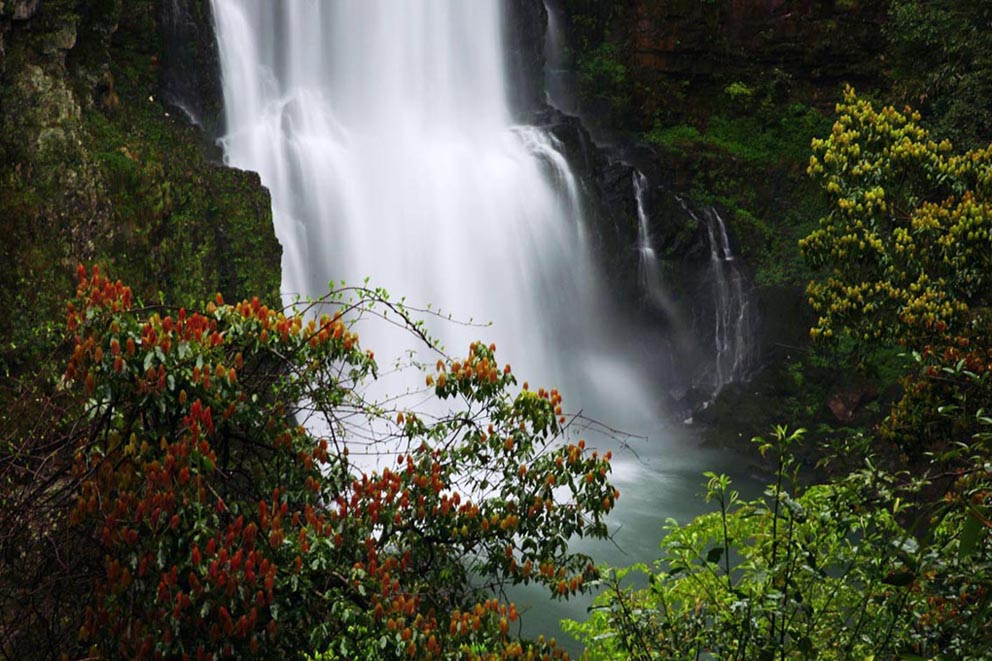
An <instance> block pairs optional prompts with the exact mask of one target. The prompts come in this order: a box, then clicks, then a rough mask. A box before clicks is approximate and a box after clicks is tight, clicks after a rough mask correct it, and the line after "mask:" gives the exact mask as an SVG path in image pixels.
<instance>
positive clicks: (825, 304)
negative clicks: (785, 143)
mask: <svg viewBox="0 0 992 661" xmlns="http://www.w3.org/2000/svg"><path fill="white" fill-rule="evenodd" d="M837 114H838V116H839V117H838V119H837V121H836V123H835V124H834V126H833V130H832V132H831V133H830V135H829V136H828V137H827V138H825V139H816V140H813V143H812V147H813V155H812V156H811V158H810V163H809V169H808V172H809V174H810V176H811V177H813V178H814V179H815V180H816V181H817V182H818V183H819V184H820V185H821V186H822V188H823V190H824V191H825V192H826V194H827V196H828V198H829V199H830V201H831V204H832V208H833V210H832V211H831V213H830V214H829V215H827V216H826V217H824V218H822V219H821V220H820V227H819V229H817V230H816V231H814V232H813V233H812V234H810V235H809V236H808V237H806V238H805V239H803V240H802V241H801V242H800V248H801V250H802V252H803V254H804V256H805V257H806V259H807V260H808V261H809V262H810V263H811V264H812V265H813V266H814V267H817V268H821V269H823V271H824V276H823V277H822V278H821V279H818V280H815V281H813V282H812V283H810V285H809V287H808V290H807V291H808V294H809V298H810V303H811V304H812V306H813V308H814V310H815V311H816V312H817V314H818V315H819V319H818V321H817V323H816V325H815V326H814V327H813V329H812V331H811V334H812V336H813V337H814V338H819V337H822V338H831V337H833V336H834V335H835V334H836V333H839V332H841V329H843V331H844V332H850V333H852V334H853V335H854V336H855V337H856V338H857V339H862V340H872V339H881V338H892V337H896V338H899V339H908V338H910V337H918V336H921V335H929V334H931V333H933V332H935V331H936V332H943V331H945V330H948V329H954V328H956V327H960V325H961V324H962V323H964V322H966V321H967V320H968V319H969V317H970V316H971V315H970V311H971V310H973V309H974V308H975V307H976V306H982V305H984V304H985V299H986V297H987V292H988V290H989V284H990V283H989V279H990V276H992V208H990V192H992V146H990V147H988V148H985V149H977V150H972V151H969V152H967V153H965V154H961V155H956V154H954V153H953V147H952V145H951V143H950V142H948V141H947V140H943V141H941V142H937V141H936V140H934V139H932V138H931V137H930V134H929V133H928V131H927V130H926V129H925V128H923V127H922V126H920V124H919V121H920V115H919V114H918V113H916V112H913V111H912V110H910V109H908V108H907V109H906V110H905V111H903V112H899V111H897V110H896V109H894V108H892V107H885V108H882V109H881V110H876V109H875V108H874V107H873V106H872V104H871V103H870V102H868V101H866V100H864V99H861V98H858V96H857V95H856V93H855V91H854V90H853V89H852V88H850V87H848V88H847V89H846V90H845V92H844V100H843V102H842V103H840V104H838V105H837Z"/></svg>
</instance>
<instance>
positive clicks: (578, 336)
mask: <svg viewBox="0 0 992 661" xmlns="http://www.w3.org/2000/svg"><path fill="white" fill-rule="evenodd" d="M212 1H213V8H214V14H215V19H216V21H217V32H218V38H219V43H220V54H221V63H222V68H223V81H224V97H225V106H226V112H227V125H228V134H227V136H226V138H225V139H224V146H225V148H226V153H227V159H228V162H229V163H230V164H231V165H234V166H237V167H240V168H245V169H250V170H256V171H258V172H259V173H260V174H261V177H262V181H263V183H264V184H265V185H266V186H267V187H268V188H269V189H270V191H271V194H272V204H273V211H274V216H275V222H276V233H277V235H278V237H279V240H280V241H281V243H282V245H283V249H284V259H283V291H284V294H285V297H286V299H287V302H292V300H293V299H294V298H295V297H296V296H298V295H299V296H304V297H306V296H310V297H319V296H321V295H323V294H324V293H326V292H327V288H328V283H329V282H330V281H334V282H339V281H341V280H345V281H347V282H348V283H350V284H361V283H362V282H363V281H364V280H365V278H366V277H369V278H371V284H373V285H375V286H382V287H385V288H386V289H388V290H390V291H391V292H393V294H394V295H395V296H405V297H406V298H407V299H408V300H409V301H410V302H411V304H414V305H421V306H426V305H427V304H432V305H433V309H435V310H436V309H441V310H442V311H443V314H447V313H450V314H452V315H453V316H454V317H455V318H456V319H462V320H466V319H469V318H473V319H475V320H476V321H492V322H493V325H492V327H490V328H479V327H475V326H468V327H466V326H465V325H462V324H457V323H450V322H445V321H443V320H441V319H437V318H434V319H433V322H434V323H432V324H431V331H432V333H433V334H434V335H435V336H437V337H439V338H441V339H442V341H443V343H444V345H445V346H446V348H447V350H448V352H449V353H451V354H452V355H464V354H463V352H464V351H465V350H466V349H467V345H468V344H469V342H470V341H472V340H474V339H477V338H482V339H484V340H485V341H495V342H496V343H497V345H498V354H497V355H498V357H499V358H500V360H501V361H509V362H511V363H512V364H513V366H514V370H515V372H516V373H517V374H518V376H520V378H526V379H529V380H530V381H531V383H534V384H535V385H538V384H540V385H544V386H558V387H560V388H561V390H562V392H563V393H564V396H565V406H566V408H567V409H569V410H571V411H577V410H579V409H582V410H583V411H584V412H585V413H587V414H588V415H590V416H592V417H596V418H598V419H600V420H602V421H604V422H607V423H609V424H611V425H613V426H616V427H619V428H622V429H625V430H627V431H632V432H639V433H643V434H645V435H649V436H650V441H648V442H638V443H637V444H636V445H637V454H636V455H635V454H634V453H631V452H623V453H619V454H618V455H617V456H616V457H615V458H614V462H613V471H614V472H613V476H612V479H613V482H614V484H616V485H617V486H618V487H619V488H620V490H621V492H622V493H623V494H624V495H623V497H622V498H621V500H620V501H619V506H618V508H617V509H616V510H615V511H614V512H613V514H612V515H611V519H612V524H613V527H614V530H615V537H614V541H615V544H616V545H615V544H614V543H613V542H611V543H603V544H598V545H590V544H589V542H588V541H587V540H580V541H579V542H577V545H578V546H579V547H580V548H581V549H582V550H584V551H586V552H588V553H590V554H591V555H593V556H594V557H595V558H596V559H597V560H600V561H606V562H612V563H614V564H628V563H630V562H632V561H641V560H644V561H647V560H650V559H652V558H653V557H654V556H655V553H656V551H657V544H658V540H659V538H660V535H661V521H662V520H663V518H664V517H665V516H673V517H678V518H682V519H684V518H686V517H688V516H691V515H694V514H696V513H698V507H699V502H700V501H698V500H697V499H695V498H694V496H695V494H696V492H697V490H698V484H699V477H698V476H699V473H700V472H701V471H702V470H704V469H705V468H708V469H713V470H719V468H720V465H721V461H720V457H715V456H713V455H712V454H710V453H706V452H704V451H702V450H700V449H699V448H698V444H697V443H696V442H695V441H694V440H692V439H686V438H684V433H683V436H680V434H679V432H678V430H677V428H671V427H669V428H663V424H662V421H661V417H660V411H659V410H658V406H659V405H658V402H660V401H661V400H662V397H661V394H660V393H658V392H655V386H654V385H653V384H656V383H661V382H663V379H662V378H660V377H662V376H663V375H662V374H660V373H659V372H660V369H659V365H661V364H663V363H664V361H663V360H662V361H659V360H657V356H658V355H660V354H662V353H664V352H665V351H667V350H668V349H667V346H666V345H665V340H664V338H659V336H658V335H657V333H656V334H655V335H654V336H650V335H648V334H644V335H641V334H640V333H639V331H637V329H635V328H634V327H632V326H630V325H629V324H626V323H624V322H623V321H621V319H622V318H621V317H620V316H619V315H618V314H616V312H615V311H614V309H613V306H612V305H611V304H610V302H609V300H608V297H607V296H606V295H605V294H604V292H603V289H602V288H601V286H600V282H599V277H598V276H597V273H596V268H595V266H594V264H593V263H592V260H591V258H590V250H589V246H587V245H586V243H585V241H584V238H583V237H584V231H585V228H584V220H583V212H582V205H581V195H580V184H579V183H578V182H577V181H576V179H575V177H574V176H573V174H572V172H571V171H570V169H569V167H568V164H567V163H566V161H565V159H564V158H563V156H562V155H561V153H560V152H559V150H558V148H557V146H556V144H555V141H554V140H553V139H552V137H551V136H549V135H547V134H545V133H544V132H542V131H541V130H539V129H536V128H533V127H526V126H516V125H514V123H513V118H512V113H511V109H510V108H509V107H508V102H507V90H506V83H505V73H504V63H503V54H502V45H503V44H502V35H501V20H502V16H501V14H500V4H499V3H498V2H496V1H495V0H493V1H492V2H483V1H482V0H447V1H443V0H381V1H378V2H375V1H373V0H339V1H335V2H331V1H321V0H295V1H293V2H263V1H262V0H212ZM635 183H639V184H640V183H643V182H635ZM641 211H642V219H641V221H642V223H647V217H646V216H644V213H645V211H644V208H643V205H641ZM649 242H650V237H649V235H648V233H647V229H646V227H645V229H644V234H643V236H642V238H641V242H640V244H639V245H638V246H634V245H631V247H630V248H631V259H637V248H638V247H639V248H641V249H642V252H643V253H645V255H646V252H645V249H646V248H648V247H649ZM651 258H652V259H654V255H653V253H652V254H651ZM651 276H652V278H654V280H652V286H655V287H659V286H660V283H659V282H658V281H657V276H658V273H657V270H656V269H655V270H653V271H651ZM382 326H384V325H383V324H378V325H374V324H368V325H367V326H365V327H363V328H361V329H360V332H361V335H362V342H363V345H364V346H366V347H370V348H373V349H374V350H375V351H376V356H377V359H378V360H379V363H380V365H384V364H388V362H389V361H390V359H392V358H395V357H397V356H399V355H400V354H402V353H403V352H404V351H405V350H406V349H407V348H408V345H407V344H405V343H404V340H403V338H398V337H397V334H396V333H393V334H387V333H383V332H380V331H381V327H382ZM644 337H653V338H654V341H651V342H646V341H644V340H643V338H644ZM429 362H430V363H433V362H434V357H431V358H430V360H429ZM407 385H408V384H405V383H403V382H402V381H401V382H400V383H398V384H397V383H393V384H390V385H389V386H383V389H384V393H388V392H390V387H396V386H399V387H400V388H405V387H406V386H407ZM413 385H415V386H418V387H422V386H423V382H422V381H420V380H419V377H418V379H417V383H416V384H413ZM591 440H592V441H593V442H594V443H598V444H599V445H600V447H603V446H604V445H610V444H611V443H615V439H610V438H600V439H591ZM613 449H616V447H615V445H614V447H613ZM621 547H622V548H623V551H622V552H621V551H618V549H619V548H621ZM627 554H629V555H627ZM532 587H533V586H532ZM531 589H532V588H527V589H525V590H524V592H523V593H519V594H516V595H515V596H514V600H515V601H517V603H518V604H519V605H521V606H522V607H524V608H526V607H527V604H528V603H529V604H532V605H537V606H538V607H537V608H536V609H535V611H534V613H533V618H532V619H530V620H529V622H528V626H529V627H533V632H534V633H537V632H538V631H540V632H544V633H554V632H555V630H556V629H557V622H558V620H559V618H561V617H565V616H571V617H584V615H585V608H586V606H587V605H588V602H584V601H583V600H582V599H573V600H570V601H568V602H558V603H555V604H549V602H548V600H547V595H546V594H545V593H543V592H540V591H534V592H528V591H527V590H531ZM573 651H574V650H573Z"/></svg>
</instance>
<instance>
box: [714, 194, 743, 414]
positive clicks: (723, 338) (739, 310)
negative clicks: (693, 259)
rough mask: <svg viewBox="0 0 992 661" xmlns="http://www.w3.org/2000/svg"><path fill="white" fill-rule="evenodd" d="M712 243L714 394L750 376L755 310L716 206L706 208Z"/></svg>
mask: <svg viewBox="0 0 992 661" xmlns="http://www.w3.org/2000/svg"><path fill="white" fill-rule="evenodd" d="M703 218H704V225H705V227H706V235H707V239H708V241H709V246H710V282H711V286H712V290H713V298H714V301H713V302H714V306H715V309H714V348H715V349H716V364H715V374H714V386H715V390H714V393H713V394H714V396H715V395H716V394H718V393H719V392H720V390H721V389H722V388H723V387H724V386H725V385H727V384H728V383H731V382H732V381H743V380H745V379H747V377H748V375H749V373H750V371H751V369H752V367H753V363H754V349H753V347H754V343H753V342H752V338H753V336H754V329H753V326H754V312H753V310H752V304H751V301H750V298H749V296H748V287H747V283H746V279H745V273H744V271H743V269H742V268H741V267H740V265H739V263H738V261H737V259H736V255H734V253H733V250H732V249H731V246H730V239H729V237H728V236H727V226H726V223H724V221H723V217H722V216H721V215H720V213H719V212H718V211H717V210H716V209H715V208H714V207H706V209H704V210H703Z"/></svg>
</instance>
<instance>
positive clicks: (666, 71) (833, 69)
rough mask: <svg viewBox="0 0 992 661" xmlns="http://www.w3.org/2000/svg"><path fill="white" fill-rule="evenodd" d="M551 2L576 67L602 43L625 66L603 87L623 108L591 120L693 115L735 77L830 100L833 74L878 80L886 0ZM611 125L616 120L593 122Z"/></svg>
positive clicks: (592, 104) (596, 109) (855, 80)
mask: <svg viewBox="0 0 992 661" xmlns="http://www.w3.org/2000/svg"><path fill="white" fill-rule="evenodd" d="M558 4H560V5H561V9H560V13H561V16H562V20H563V21H564V22H565V23H566V31H567V32H568V33H570V34H572V35H579V36H578V38H577V39H575V38H573V40H572V43H571V44H570V46H571V48H572V50H573V51H574V52H575V53H577V55H578V60H579V66H581V61H582V60H583V57H586V61H587V63H590V64H592V65H595V64H597V62H598V63H600V64H602V61H601V60H596V59H595V57H596V53H595V52H594V51H596V49H597V48H600V47H608V48H609V49H611V50H610V52H611V53H612V54H613V57H614V59H612V60H611V61H610V62H609V64H610V65H611V66H616V67H621V68H622V69H623V70H624V74H623V76H622V81H618V82H617V85H618V88H617V89H616V90H614V91H612V92H610V94H612V95H614V96H616V95H620V94H622V95H626V97H628V98H626V101H625V102H624V108H623V109H622V111H621V113H620V115H619V116H614V117H612V118H607V121H603V120H604V118H603V117H590V121H591V123H594V124H596V123H599V124H605V125H608V124H611V123H612V124H616V123H617V122H618V121H619V122H620V124H622V125H623V126H622V128H625V129H627V130H629V129H631V128H635V127H636V128H639V129H640V130H648V129H650V128H651V126H652V124H653V122H654V121H655V119H656V118H657V117H659V116H660V117H662V118H666V117H676V118H680V120H684V119H685V118H689V119H699V118H700V117H701V116H705V114H706V112H705V106H706V99H707V97H712V96H719V95H720V93H721V91H722V90H723V88H724V87H725V86H726V85H728V84H731V83H733V82H736V81H743V82H745V83H747V84H749V85H754V84H756V83H758V84H768V85H770V86H772V87H773V88H775V89H776V90H777V93H778V94H780V95H782V96H783V97H785V96H788V94H789V93H790V91H792V90H795V89H799V90H802V94H803V96H804V97H805V98H806V99H812V100H817V99H820V100H822V102H823V104H824V105H826V104H828V103H831V104H832V102H833V101H834V100H835V98H836V93H837V89H836V88H837V85H838V84H839V83H840V82H841V81H846V82H850V83H852V84H854V85H855V86H858V85H861V84H864V83H871V82H874V81H877V80H878V79H879V77H880V75H881V71H882V69H883V64H884V63H883V61H882V53H883V48H884V43H885V42H884V39H883V38H882V33H881V28H882V24H883V22H884V20H885V16H886V10H887V6H888V3H887V2H886V1H885V0H859V1H858V2H843V3H842V2H834V1H830V2H819V1H814V0H712V1H709V2H699V1H697V0H670V1H666V2H659V1H658V0H630V1H629V2H624V3H615V4H607V3H603V4H598V3H596V2H593V1H592V0H574V1H572V2H558ZM600 54H602V53H600ZM593 68H595V67H593ZM580 87H581V84H580ZM585 92H586V95H585V96H590V95H591V96H595V95H596V90H589V89H586V90H585ZM601 105H602V104H601V103H599V104H597V102H596V101H595V100H593V99H589V98H586V99H583V100H582V103H581V107H582V108H583V110H584V111H586V112H591V113H592V114H594V115H595V114H599V115H601V114H603V113H604V109H603V108H602V107H601ZM701 106H702V107H701ZM610 128H612V129H617V128H619V127H617V126H612V127H610V126H602V127H597V129H598V130H602V129H610Z"/></svg>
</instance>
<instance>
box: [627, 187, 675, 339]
mask: <svg viewBox="0 0 992 661" xmlns="http://www.w3.org/2000/svg"><path fill="white" fill-rule="evenodd" d="M647 191H648V179H647V177H645V176H644V173H642V172H641V171H640V170H634V199H635V200H636V201H637V269H638V279H639V280H640V285H641V290H642V291H643V292H644V296H645V298H646V299H647V301H648V303H650V304H651V305H653V306H655V307H657V308H658V309H659V310H661V311H663V312H664V313H665V314H667V315H668V317H669V319H670V320H672V319H674V317H675V316H676V313H675V305H674V303H673V302H672V299H671V298H670V297H669V295H668V292H667V290H666V289H665V281H664V276H663V274H662V272H661V265H660V263H659V262H658V255H657V254H656V253H655V249H654V245H653V244H652V242H651V232H650V229H649V227H648V225H649V221H650V217H649V216H648V209H647V201H646V200H645V197H646V196H647Z"/></svg>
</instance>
